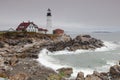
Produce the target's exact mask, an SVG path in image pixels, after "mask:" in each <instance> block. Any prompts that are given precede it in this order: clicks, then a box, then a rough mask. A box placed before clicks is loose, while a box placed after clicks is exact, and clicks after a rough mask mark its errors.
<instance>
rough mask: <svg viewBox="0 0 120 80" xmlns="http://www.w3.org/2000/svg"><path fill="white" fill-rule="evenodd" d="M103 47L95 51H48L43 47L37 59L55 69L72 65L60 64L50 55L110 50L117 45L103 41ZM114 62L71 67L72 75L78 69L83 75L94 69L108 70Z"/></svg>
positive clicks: (75, 73) (74, 75)
mask: <svg viewBox="0 0 120 80" xmlns="http://www.w3.org/2000/svg"><path fill="white" fill-rule="evenodd" d="M104 44H105V47H102V48H98V49H96V50H95V51H93V50H76V51H68V50H62V51H56V52H50V51H48V50H47V49H43V50H42V51H41V52H40V54H39V58H38V59H37V60H38V61H39V62H40V63H41V64H42V65H44V66H46V67H50V68H52V69H54V70H57V69H59V68H62V67H72V66H69V65H63V64H61V63H60V62H59V61H57V60H56V59H54V58H52V57H51V55H71V54H79V53H87V52H103V51H110V50H114V49H116V48H117V47H119V46H118V45H117V44H114V43H112V42H104ZM115 64H116V62H115V61H110V60H108V61H106V64H105V65H103V66H100V67H95V68H81V67H79V69H78V68H75V67H72V68H73V74H72V76H73V77H76V76H77V73H78V72H79V71H81V72H84V74H85V76H86V75H87V74H92V73H93V71H94V70H96V71H99V72H102V71H104V72H105V71H108V69H109V67H110V66H113V65H115Z"/></svg>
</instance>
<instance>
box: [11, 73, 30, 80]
mask: <svg viewBox="0 0 120 80" xmlns="http://www.w3.org/2000/svg"><path fill="white" fill-rule="evenodd" d="M28 78H29V75H28V74H26V73H23V72H20V73H18V74H15V75H13V76H10V77H9V79H10V80H27V79H28Z"/></svg>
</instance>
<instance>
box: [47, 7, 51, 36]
mask: <svg viewBox="0 0 120 80" xmlns="http://www.w3.org/2000/svg"><path fill="white" fill-rule="evenodd" d="M46 27H47V29H48V33H50V34H51V33H52V15H51V10H50V9H48V10H47V24H46Z"/></svg>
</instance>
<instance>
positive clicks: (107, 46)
mask: <svg viewBox="0 0 120 80" xmlns="http://www.w3.org/2000/svg"><path fill="white" fill-rule="evenodd" d="M104 45H105V46H104V47H101V48H97V49H95V50H80V49H78V50H76V51H68V50H62V51H55V52H53V53H49V55H70V54H80V53H88V52H104V51H110V50H115V49H116V48H118V47H120V45H118V44H115V43H114V42H107V41H104Z"/></svg>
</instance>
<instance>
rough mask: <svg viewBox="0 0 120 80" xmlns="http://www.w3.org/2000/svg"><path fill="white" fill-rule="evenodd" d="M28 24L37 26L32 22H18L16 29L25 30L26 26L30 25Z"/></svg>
mask: <svg viewBox="0 0 120 80" xmlns="http://www.w3.org/2000/svg"><path fill="white" fill-rule="evenodd" d="M30 24H33V25H34V26H36V28H38V27H37V25H35V24H34V23H33V22H22V23H20V25H19V26H18V27H17V29H16V30H17V31H19V30H26V28H27V27H28V26H29V25H30Z"/></svg>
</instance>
